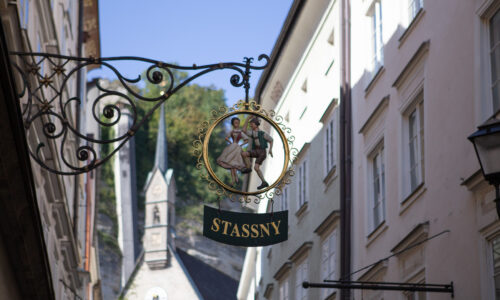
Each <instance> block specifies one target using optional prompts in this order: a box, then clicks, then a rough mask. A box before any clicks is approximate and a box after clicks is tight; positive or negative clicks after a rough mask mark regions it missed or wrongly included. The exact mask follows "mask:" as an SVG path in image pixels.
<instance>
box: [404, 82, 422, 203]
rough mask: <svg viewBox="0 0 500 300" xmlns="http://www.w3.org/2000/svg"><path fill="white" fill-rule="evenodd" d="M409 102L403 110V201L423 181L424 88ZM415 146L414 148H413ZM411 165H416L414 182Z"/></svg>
mask: <svg viewBox="0 0 500 300" xmlns="http://www.w3.org/2000/svg"><path fill="white" fill-rule="evenodd" d="M410 102H411V104H410V105H409V106H408V107H407V108H406V109H405V111H404V112H403V137H402V140H403V147H402V149H403V157H402V158H403V168H402V169H403V176H402V183H403V187H402V190H403V195H402V196H403V197H402V199H401V202H404V201H405V200H406V199H407V198H408V197H409V196H410V195H412V194H413V193H414V192H415V191H416V190H418V189H419V187H420V186H422V184H423V183H424V182H425V101H424V90H423V88H421V89H420V90H418V91H417V92H416V96H414V97H413V99H412V100H411V101H410ZM413 114H415V125H416V131H417V132H415V133H414V134H413V138H414V143H413V144H412V137H411V135H412V133H411V132H410V130H411V128H412V126H411V116H412V115H413ZM412 145H413V147H414V148H413V150H414V151H415V152H414V155H416V161H415V164H414V165H413V166H412ZM415 148H416V149H415ZM412 167H416V168H417V169H415V170H416V174H415V182H413V181H412V176H413V174H412V170H413V168H412Z"/></svg>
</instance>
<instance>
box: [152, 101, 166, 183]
mask: <svg viewBox="0 0 500 300" xmlns="http://www.w3.org/2000/svg"><path fill="white" fill-rule="evenodd" d="M164 106H165V103H163V104H162V105H161V109H160V119H159V121H158V135H157V137H156V152H155V163H154V167H157V168H158V169H160V171H161V173H162V174H165V173H166V172H167V170H168V152H167V137H166V125H165V107H164Z"/></svg>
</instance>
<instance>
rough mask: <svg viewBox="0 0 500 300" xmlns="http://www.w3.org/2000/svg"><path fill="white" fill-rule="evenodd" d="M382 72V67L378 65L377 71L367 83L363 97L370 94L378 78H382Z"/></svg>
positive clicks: (383, 69)
mask: <svg viewBox="0 0 500 300" xmlns="http://www.w3.org/2000/svg"><path fill="white" fill-rule="evenodd" d="M384 71H385V68H384V66H383V65H380V66H379V67H378V69H377V71H376V72H375V73H373V74H374V75H373V76H372V78H371V80H370V82H369V83H368V85H367V86H366V88H365V97H367V96H368V94H369V93H370V92H371V90H372V89H373V87H374V86H375V83H376V82H377V81H378V79H379V78H380V77H382V74H383V73H384Z"/></svg>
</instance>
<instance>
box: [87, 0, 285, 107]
mask: <svg viewBox="0 0 500 300" xmlns="http://www.w3.org/2000/svg"><path fill="white" fill-rule="evenodd" d="M291 3H292V0H177V1H172V0H143V1H139V0H120V1H111V0H104V1H99V14H100V33H101V56H102V57H109V56H125V55H126V56H141V57H146V58H152V59H157V60H161V61H165V62H175V63H177V64H180V65H192V64H193V63H196V64H198V65H202V64H211V63H218V62H242V60H243V57H245V56H248V57H254V58H257V57H258V56H259V55H260V54H261V53H265V54H268V55H270V54H271V51H272V48H273V46H274V43H275V42H276V39H277V37H278V35H279V32H280V30H281V27H282V26H283V22H284V20H285V18H286V15H287V13H288V10H289V9H290V5H291ZM117 66H118V67H119V70H120V71H121V72H122V73H123V74H124V75H125V76H128V77H130V78H135V77H137V75H138V74H140V73H141V72H142V71H143V70H144V69H145V68H146V67H148V66H147V65H146V64H140V63H136V62H133V63H123V64H119V65H117ZM232 74H233V72H230V71H215V72H212V73H210V74H207V75H204V76H203V77H200V78H198V79H196V80H195V81H194V83H198V84H200V85H205V86H208V85H214V86H215V87H217V88H222V89H224V90H225V91H226V98H227V102H228V104H232V103H234V102H235V101H237V100H239V99H242V98H243V97H244V91H243V88H235V87H233V86H231V84H230V83H229V78H230V77H231V75H232ZM260 75H261V72H260V71H254V72H253V73H252V80H251V91H250V96H253V94H254V89H255V86H256V84H257V81H258V78H259V77H260ZM96 76H101V77H110V76H111V73H110V72H109V71H103V70H95V71H92V72H91V73H90V77H96Z"/></svg>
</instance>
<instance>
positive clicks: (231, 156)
mask: <svg viewBox="0 0 500 300" xmlns="http://www.w3.org/2000/svg"><path fill="white" fill-rule="evenodd" d="M229 136H230V137H231V139H232V141H233V142H232V143H231V144H229V145H227V146H226V148H224V150H223V151H222V154H221V155H220V156H219V158H217V164H218V165H219V166H221V167H223V168H225V169H242V168H245V167H246V165H245V162H244V161H243V157H241V151H242V149H241V146H240V145H239V144H238V142H239V141H240V140H241V139H244V140H248V136H247V135H246V134H245V133H244V132H243V131H241V130H231V132H230V134H229Z"/></svg>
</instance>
